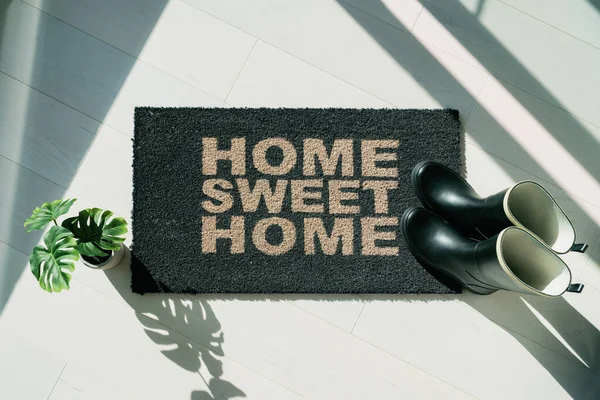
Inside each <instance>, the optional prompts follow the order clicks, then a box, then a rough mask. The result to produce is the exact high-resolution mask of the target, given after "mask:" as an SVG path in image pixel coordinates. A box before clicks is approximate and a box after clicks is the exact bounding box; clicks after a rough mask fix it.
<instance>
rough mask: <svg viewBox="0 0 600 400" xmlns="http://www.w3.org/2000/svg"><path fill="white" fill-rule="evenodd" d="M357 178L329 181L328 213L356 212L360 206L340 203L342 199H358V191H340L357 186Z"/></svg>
mask: <svg viewBox="0 0 600 400" xmlns="http://www.w3.org/2000/svg"><path fill="white" fill-rule="evenodd" d="M359 187H360V182H359V181H358V180H351V181H339V180H332V181H329V213H330V214H358V213H359V212H360V206H358V205H346V204H342V201H348V200H358V192H350V191H342V189H347V188H359Z"/></svg>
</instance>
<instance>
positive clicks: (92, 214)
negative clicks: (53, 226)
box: [62, 208, 127, 257]
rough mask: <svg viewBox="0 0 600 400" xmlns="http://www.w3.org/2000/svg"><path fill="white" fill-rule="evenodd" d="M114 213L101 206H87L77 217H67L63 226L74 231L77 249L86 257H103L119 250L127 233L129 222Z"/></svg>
mask: <svg viewBox="0 0 600 400" xmlns="http://www.w3.org/2000/svg"><path fill="white" fill-rule="evenodd" d="M112 215H113V213H112V211H109V210H101V209H100V208H86V209H84V210H81V211H80V212H79V215H78V216H77V217H72V218H67V219H66V220H64V221H63V223H62V226H63V227H65V228H66V229H68V230H70V231H71V232H73V235H74V236H75V239H76V240H77V243H78V245H77V250H78V251H79V253H80V254H82V255H84V256H86V257H94V256H96V257H102V256H106V255H108V254H110V252H111V251H113V250H115V251H116V250H119V248H120V247H121V243H123V242H124V241H125V238H124V237H122V235H124V234H125V233H127V222H126V221H125V220H124V219H123V218H113V219H112V220H111V217H112Z"/></svg>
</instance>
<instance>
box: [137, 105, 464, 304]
mask: <svg viewBox="0 0 600 400" xmlns="http://www.w3.org/2000/svg"><path fill="white" fill-rule="evenodd" d="M459 136H460V124H459V120H458V112H457V111H455V110H394V109H267V108H256V109H234V108H149V107H142V108H136V110H135V137H134V159H133V184H134V190H133V215H132V219H133V222H132V225H133V246H132V254H133V257H132V266H131V268H132V284H131V286H132V290H133V291H134V292H136V293H150V292H173V293H455V292H457V290H458V291H459V290H460V289H459V288H458V287H456V285H453V284H452V283H451V282H445V281H443V280H442V281H440V280H439V279H436V278H435V277H433V276H432V275H431V274H430V273H429V272H427V271H426V270H424V269H423V267H422V266H421V265H419V264H418V263H417V261H416V260H415V259H414V257H413V256H412V255H411V253H410V252H409V250H408V249H407V248H406V245H405V244H404V241H403V239H402V237H401V236H400V235H401V233H400V232H401V230H400V226H399V223H400V217H401V216H402V212H403V211H404V210H405V209H406V208H408V207H410V206H414V205H418V204H419V203H418V200H417V198H416V196H415V195H414V193H413V189H412V187H411V183H410V173H411V170H412V168H413V166H414V165H415V164H417V163H418V162H419V161H422V160H433V161H438V162H441V163H443V164H445V165H447V166H449V167H450V168H452V169H454V170H456V171H458V170H459V168H460V160H461V159H460V140H459ZM438 278H439V277H438Z"/></svg>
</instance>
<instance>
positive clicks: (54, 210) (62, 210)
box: [24, 199, 77, 232]
mask: <svg viewBox="0 0 600 400" xmlns="http://www.w3.org/2000/svg"><path fill="white" fill-rule="evenodd" d="M75 200H77V199H66V200H54V201H53V202H52V203H44V204H42V206H41V207H37V208H36V209H35V210H33V213H32V214H31V217H29V218H27V219H26V220H25V224H24V226H25V229H27V232H31V231H33V230H35V229H44V228H45V227H46V225H48V223H49V222H50V221H56V219H57V218H58V217H60V216H61V215H63V214H66V213H68V212H69V209H70V208H71V206H72V205H73V203H74V202H75Z"/></svg>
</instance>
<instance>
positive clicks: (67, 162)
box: [0, 0, 168, 314]
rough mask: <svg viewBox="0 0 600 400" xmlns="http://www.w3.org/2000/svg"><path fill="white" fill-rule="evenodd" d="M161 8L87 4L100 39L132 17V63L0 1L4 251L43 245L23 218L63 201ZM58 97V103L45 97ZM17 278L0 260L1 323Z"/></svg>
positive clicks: (59, 7)
mask: <svg viewBox="0 0 600 400" xmlns="http://www.w3.org/2000/svg"><path fill="white" fill-rule="evenodd" d="M31 3H32V4H35V5H36V7H40V8H42V9H44V10H45V11H47V12H56V13H57V14H58V15H69V14H73V18H76V15H75V13H77V12H78V11H77V10H78V7H70V6H69V4H68V2H54V1H50V0H32V1H31ZM167 3H168V1H167V0H151V1H148V2H144V3H143V4H140V3H139V2H121V1H117V0H110V1H103V2H93V3H91V4H90V7H92V8H93V9H95V10H96V11H97V12H95V14H94V17H95V18H96V21H95V23H96V24H97V26H99V27H103V29H107V30H108V29H111V27H112V25H111V21H109V16H111V14H114V15H116V14H118V15H121V16H122V17H123V16H127V15H133V16H135V18H132V19H131V20H130V21H129V23H128V24H127V26H126V29H127V31H128V35H127V37H126V38H124V39H123V40H126V41H127V45H128V49H129V52H130V54H131V55H128V54H125V53H123V52H121V51H119V50H116V49H115V48H113V47H112V46H109V45H107V44H105V43H103V42H101V41H99V40H98V39H96V38H94V37H92V36H90V35H88V34H86V33H83V32H81V31H79V30H77V29H74V28H72V27H69V26H68V25H66V24H64V23H63V22H61V21H59V20H58V19H56V18H54V17H51V16H50V15H48V14H46V13H45V12H41V11H39V10H38V9H37V8H36V7H34V6H32V5H30V4H28V3H26V2H23V1H20V0H0V55H1V56H0V70H1V71H3V72H0V93H1V97H0V121H1V124H0V148H1V149H2V156H0V174H1V175H2V179H3V188H2V190H1V191H0V210H2V216H3V217H5V218H6V221H7V222H6V223H4V224H3V226H1V227H0V241H2V242H5V243H10V245H11V246H12V247H14V248H16V249H17V250H19V251H21V252H23V253H25V254H29V252H30V251H31V249H32V248H33V247H34V246H35V245H36V244H37V243H38V242H39V240H40V238H41V235H42V234H43V232H41V231H36V232H32V233H29V234H26V232H25V230H24V229H23V222H24V220H25V218H27V217H28V216H29V215H30V214H31V212H32V210H33V209H34V208H35V207H37V206H39V205H41V204H42V203H44V202H48V201H53V200H55V199H59V198H62V197H63V196H64V195H65V191H66V188H67V187H68V186H69V184H70V182H71V180H72V179H73V177H74V175H75V173H76V171H77V169H78V167H79V164H80V163H81V161H82V160H83V158H84V156H85V154H86V152H87V150H88V149H89V147H90V146H91V144H92V142H93V140H94V138H95V135H96V133H97V132H98V130H99V129H100V127H101V121H103V119H104V117H105V116H106V114H107V113H108V111H109V110H110V108H111V106H112V104H113V102H114V100H115V99H116V98H117V96H118V94H119V92H120V90H121V87H122V85H123V83H124V82H125V80H126V79H127V76H128V75H129V73H130V71H131V69H132V67H133V65H134V64H135V63H136V61H137V59H136V58H135V56H137V55H138V54H139V52H141V50H142V48H143V47H144V44H145V42H146V40H147V38H148V36H149V35H150V33H151V32H152V29H153V28H154V26H155V24H156V22H157V21H158V19H159V18H160V16H161V14H162V12H163V9H164V7H165V6H166V4H167ZM98 10H100V11H99V12H98ZM114 15H113V16H114ZM110 19H113V18H112V17H111V18H110ZM73 86H77V87H73ZM32 88H33V89H32ZM55 93H60V97H61V100H60V101H57V100H56V99H54V98H52V97H51V96H52V95H53V94H55ZM82 93H84V94H85V95H82ZM65 99H66V100H65ZM64 101H66V103H65V102H64ZM67 103H68V104H67ZM73 107H77V109H78V110H85V111H83V112H80V111H77V110H75V109H74V108H73ZM84 113H85V114H84ZM44 163H45V164H44ZM19 164H20V165H19ZM42 175H43V176H44V177H42ZM50 178H51V180H50ZM54 182H57V183H54ZM22 273H23V266H22V265H20V264H18V263H12V262H11V260H9V259H4V258H3V257H2V256H1V255H0V314H1V313H2V310H3V308H4V306H5V304H6V302H7V301H8V299H9V297H10V295H11V292H12V290H13V287H14V284H15V282H16V279H18V277H19V276H20V275H21V274H22Z"/></svg>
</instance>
